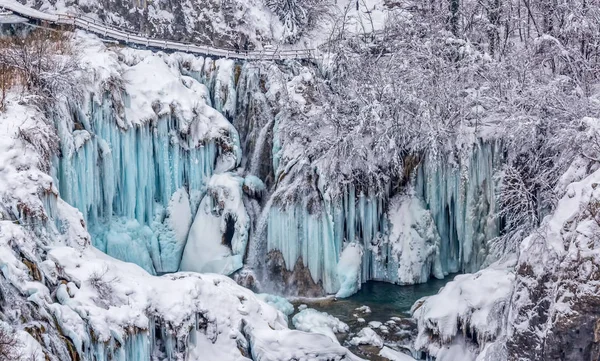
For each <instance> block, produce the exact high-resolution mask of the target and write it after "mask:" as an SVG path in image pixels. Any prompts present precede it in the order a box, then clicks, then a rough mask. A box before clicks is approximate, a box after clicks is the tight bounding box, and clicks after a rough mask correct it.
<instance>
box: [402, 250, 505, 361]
mask: <svg viewBox="0 0 600 361" xmlns="http://www.w3.org/2000/svg"><path fill="white" fill-rule="evenodd" d="M514 279H515V275H514V260H513V261H508V262H503V263H496V264H493V265H491V266H490V267H488V268H485V269H483V270H481V271H479V272H477V273H474V274H465V275H458V276H456V277H455V278H454V280H453V281H451V282H448V283H447V284H446V286H444V287H443V288H442V289H441V290H440V291H439V293H438V294H436V295H434V296H430V297H425V298H423V299H421V300H419V301H417V302H416V303H415V304H414V305H413V308H412V313H413V317H414V318H415V319H416V320H417V324H418V336H417V338H416V340H415V348H416V349H417V350H424V351H426V352H427V353H428V354H430V355H432V356H434V357H436V358H438V357H441V356H442V355H446V356H445V357H449V358H448V360H450V359H455V357H456V353H457V352H459V351H456V350H463V349H468V350H472V349H473V348H475V349H478V348H479V346H481V347H483V346H484V345H485V344H486V343H487V342H490V341H493V340H495V339H496V338H497V337H498V336H500V335H501V334H502V333H503V332H504V330H505V329H506V313H507V311H508V304H509V301H510V297H511V293H512V289H513V283H514ZM463 335H470V337H471V338H466V337H463ZM477 345H479V346H477ZM449 348H450V349H451V350H450V351H449ZM450 354H451V355H454V356H448V355H450ZM475 356H476V353H475ZM469 357H470V356H469Z"/></svg>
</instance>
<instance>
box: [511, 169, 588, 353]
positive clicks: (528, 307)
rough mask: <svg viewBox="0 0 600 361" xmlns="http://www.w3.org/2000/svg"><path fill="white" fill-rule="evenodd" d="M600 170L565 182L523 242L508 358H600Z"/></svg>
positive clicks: (518, 266)
mask: <svg viewBox="0 0 600 361" xmlns="http://www.w3.org/2000/svg"><path fill="white" fill-rule="evenodd" d="M598 181H600V173H599V172H598V171H596V172H595V173H593V174H592V175H590V176H588V177H587V178H585V179H583V180H582V181H580V182H576V183H572V184H571V185H569V186H568V187H567V192H566V196H565V197H564V198H563V199H562V200H561V201H560V202H559V205H558V207H557V210H556V212H555V213H554V214H553V215H552V216H551V217H548V218H546V219H545V220H544V222H543V224H542V227H540V229H539V232H536V233H534V234H533V235H531V236H530V237H528V238H527V239H526V240H525V241H524V242H523V244H522V246H521V252H520V258H519V263H518V265H517V269H516V273H517V275H516V277H517V278H516V284H515V291H514V293H513V297H512V300H511V310H510V312H509V325H511V329H510V330H509V334H508V336H509V337H508V341H507V352H508V355H507V356H508V357H507V358H508V360H515V361H517V360H518V361H522V360H531V361H534V360H565V361H566V360H598V358H599V357H600V344H599V342H600V282H599V280H600V257H599V256H600V187H598V183H597V182H598Z"/></svg>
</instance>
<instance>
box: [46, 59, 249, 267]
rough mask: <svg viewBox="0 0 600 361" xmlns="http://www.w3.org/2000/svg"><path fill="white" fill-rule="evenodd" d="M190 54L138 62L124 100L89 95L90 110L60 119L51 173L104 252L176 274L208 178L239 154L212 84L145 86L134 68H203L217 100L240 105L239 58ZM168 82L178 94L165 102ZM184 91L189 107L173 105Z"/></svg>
mask: <svg viewBox="0 0 600 361" xmlns="http://www.w3.org/2000/svg"><path fill="white" fill-rule="evenodd" d="M136 56H137V54H136ZM193 60H195V62H192V61H191V60H190V59H188V58H187V57H186V56H185V55H181V54H175V55H173V56H172V58H169V59H160V58H158V57H155V56H149V57H148V58H145V59H141V60H140V59H136V61H137V63H136V65H134V67H132V68H130V70H129V72H128V73H126V74H128V77H130V78H132V80H131V81H130V84H128V85H129V86H128V87H127V86H126V89H125V92H124V93H123V94H122V95H121V96H120V98H122V103H119V102H118V101H117V102H115V100H114V97H115V95H114V94H112V95H111V94H108V93H106V94H105V95H104V96H103V97H101V99H100V100H97V99H95V98H94V97H93V96H92V97H90V98H91V99H89V104H88V106H87V107H84V108H83V109H76V110H75V111H74V114H75V115H74V117H73V118H74V119H73V120H72V122H70V121H68V120H64V119H60V120H57V121H56V123H57V127H58V130H59V135H60V138H61V148H62V149H61V151H62V157H60V158H57V159H56V160H55V162H54V167H55V169H54V171H53V174H54V175H55V179H56V182H57V184H58V185H59V189H60V193H61V196H62V197H63V198H64V199H65V200H66V201H67V202H68V203H69V204H71V205H73V206H75V207H77V208H78V209H79V210H80V211H81V212H82V213H83V215H84V219H85V220H86V222H87V224H88V228H89V230H90V232H91V233H92V239H93V243H94V245H95V246H96V247H97V248H99V249H100V250H102V251H103V252H106V253H107V254H109V255H112V256H114V257H117V258H120V259H123V260H126V261H130V262H134V263H137V264H139V265H140V266H142V267H143V268H145V269H146V270H147V271H148V272H150V273H153V274H155V273H164V272H174V271H177V270H178V268H179V262H180V260H181V256H182V252H183V248H184V246H185V240H186V238H187V231H188V230H189V228H190V225H191V220H192V219H191V218H192V215H193V214H194V213H195V211H196V209H197V207H198V205H199V203H200V200H201V199H202V197H203V196H204V192H205V190H206V182H207V180H208V179H209V178H210V177H211V175H212V174H213V173H214V172H225V171H228V170H231V169H233V168H235V167H237V165H238V164H239V162H240V160H241V149H240V147H239V138H238V135H237V132H236V131H235V128H234V127H233V126H232V125H231V123H229V122H228V121H227V120H226V119H225V118H224V117H223V116H222V115H221V114H219V113H218V112H217V111H216V110H215V109H212V108H210V106H209V104H210V103H211V102H213V101H211V100H210V99H208V97H207V95H206V94H208V93H209V91H208V89H206V87H205V86H203V85H202V84H200V83H198V82H195V81H194V80H192V79H191V78H186V77H185V76H182V75H178V76H179V77H180V78H177V76H176V77H175V79H174V80H173V79H171V80H169V77H167V76H165V77H164V78H166V80H165V79H162V83H160V82H159V84H155V85H154V87H156V88H157V89H149V90H147V93H148V94H147V93H144V92H140V89H139V88H141V85H140V84H137V82H138V81H139V80H138V79H137V76H136V71H137V72H139V73H148V71H147V70H148V67H152V69H154V70H153V71H156V69H157V68H158V69H161V67H168V65H167V63H169V64H170V65H169V66H172V67H174V68H175V70H172V69H171V70H167V71H169V72H170V73H172V72H173V71H175V72H177V71H182V72H183V68H184V67H185V66H187V67H191V68H192V69H194V67H195V66H196V67H200V70H201V71H198V72H197V74H195V75H197V77H198V78H199V79H201V80H203V81H205V82H206V83H208V84H214V86H216V87H218V89H217V90H215V92H216V94H215V95H214V98H215V100H214V103H215V104H218V105H219V107H220V108H221V109H234V106H232V105H231V103H232V102H233V104H235V94H232V90H230V89H235V86H234V85H233V84H232V81H233V79H231V77H232V75H231V74H232V71H233V70H232V66H233V62H230V61H217V62H214V61H212V60H210V59H208V58H207V59H202V61H201V62H200V60H198V59H196V58H194V59H193ZM198 62H200V64H201V65H198ZM171 63H175V65H173V64H171ZM177 69H179V70H177ZM205 69H206V71H204V70H205ZM134 70H135V71H134ZM165 72H166V71H165ZM227 74H230V76H229V77H228V76H227ZM164 88H167V89H168V90H166V91H167V92H172V93H174V94H167V98H165V99H161V97H162V98H164V96H162V95H161V94H165V93H164V92H165V89H164ZM228 89H229V90H228ZM183 92H189V93H190V94H185V95H182V96H184V97H188V98H189V99H186V100H185V102H188V103H189V104H186V103H185V102H184V103H181V102H180V101H179V100H173V101H171V103H170V104H169V103H168V102H169V101H170V100H169V99H168V97H176V96H177V93H183ZM130 94H131V95H130ZM153 98H156V99H157V100H155V101H154V102H152V99H153ZM161 102H164V104H161ZM174 102H175V103H174ZM203 102H205V104H203ZM120 105H121V106H123V107H124V110H120ZM188 107H192V108H193V109H188ZM148 108H150V109H148ZM231 111H233V110H231ZM153 118H154V119H153ZM72 129H76V130H74V131H73V130H72Z"/></svg>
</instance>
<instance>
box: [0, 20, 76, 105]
mask: <svg viewBox="0 0 600 361" xmlns="http://www.w3.org/2000/svg"><path fill="white" fill-rule="evenodd" d="M75 46H77V45H76V43H75V42H74V41H73V39H72V37H71V34H70V33H67V32H63V31H55V30H48V29H43V28H38V29H34V30H31V31H24V32H22V33H17V34H16V35H12V36H5V37H2V38H0V68H1V69H2V76H1V77H0V88H1V89H0V91H1V92H2V96H1V99H0V100H1V101H0V110H1V109H2V107H3V103H4V101H5V98H6V92H7V89H9V88H11V87H14V86H20V87H21V88H23V90H24V91H27V92H28V93H29V94H30V95H35V96H36V101H37V103H38V104H39V105H42V106H45V107H46V108H50V107H55V106H56V105H57V104H56V102H57V101H58V100H62V99H69V100H72V101H77V99H79V98H80V95H81V93H80V92H79V89H80V87H79V84H80V83H81V80H82V79H81V77H82V74H81V73H79V70H80V69H81V67H80V65H79V59H78V56H77V50H76V49H74V47H75Z"/></svg>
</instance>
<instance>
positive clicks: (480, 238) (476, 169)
mask: <svg viewBox="0 0 600 361" xmlns="http://www.w3.org/2000/svg"><path fill="white" fill-rule="evenodd" d="M500 149H501V147H500V146H499V145H496V144H493V143H483V142H482V143H480V144H478V145H476V146H475V147H474V149H473V151H472V153H471V155H470V158H469V162H468V164H464V165H462V167H460V166H453V165H447V164H443V165H440V166H439V167H437V168H435V167H432V166H430V165H429V164H428V163H427V162H425V163H424V164H423V165H422V166H421V167H420V168H419V170H418V171H417V177H416V180H415V185H414V187H415V188H416V190H412V187H408V188H407V189H406V190H405V192H404V193H405V194H404V195H398V196H395V197H393V198H392V199H389V200H386V199H383V198H377V197H373V196H366V195H365V194H364V193H358V194H357V191H356V190H355V189H354V188H352V187H348V189H347V191H346V192H345V194H344V196H343V197H342V199H341V200H340V201H339V202H338V203H336V204H334V205H333V206H331V207H329V208H328V207H322V208H324V209H326V210H325V211H323V210H322V211H321V212H320V213H317V214H311V213H310V212H308V210H307V209H308V207H307V205H306V204H300V205H298V204H297V205H295V206H285V207H284V206H278V205H273V206H271V207H270V210H269V216H268V226H267V236H266V238H267V248H268V251H269V252H271V251H275V250H276V251H279V252H280V253H281V256H282V258H283V260H284V261H285V266H286V268H287V269H288V270H289V271H293V270H294V269H295V268H296V264H297V262H298V261H299V260H301V261H302V265H303V266H304V267H306V268H308V270H309V271H310V275H311V277H312V279H313V281H314V282H315V283H319V284H320V285H321V286H322V287H323V290H324V291H325V292H327V293H336V292H338V291H340V287H341V286H343V287H342V288H343V290H342V291H341V293H340V296H344V295H346V296H347V295H350V294H351V293H352V292H350V291H348V290H349V289H354V286H352V285H353V282H354V281H353V280H355V279H357V278H358V279H360V280H361V282H365V281H367V280H380V281H386V282H391V283H397V284H414V283H423V282H426V281H427V280H428V279H429V278H430V277H436V278H442V277H444V275H447V274H449V273H455V272H458V271H469V272H471V271H477V270H478V269H479V267H480V266H481V265H482V263H483V262H484V260H485V257H486V256H487V248H486V243H487V241H488V240H490V239H492V238H494V237H496V236H497V235H498V234H499V230H500V224H499V222H500V221H499V219H498V217H496V208H497V207H496V204H495V193H494V191H495V181H494V178H493V172H494V167H495V166H496V165H497V164H498V162H499V161H500V159H501V158H500V157H501V155H500V154H499V152H500ZM446 163H447V162H446ZM421 199H423V200H421ZM353 242H357V243H359V244H360V245H361V247H362V249H363V252H362V261H361V265H360V270H361V271H360V272H361V274H360V277H357V276H356V275H353V274H348V275H346V274H340V271H339V268H340V267H338V262H339V261H340V256H341V251H342V248H344V247H343V246H344V243H353ZM345 262H346V261H345ZM346 263H347V262H346ZM341 269H345V270H349V271H348V272H350V271H351V270H353V267H350V266H349V265H348V264H345V265H344V267H341ZM344 280H346V281H347V280H351V281H349V282H350V283H345V284H344V285H341V284H340V282H346V281H344ZM356 289H358V288H356Z"/></svg>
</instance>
